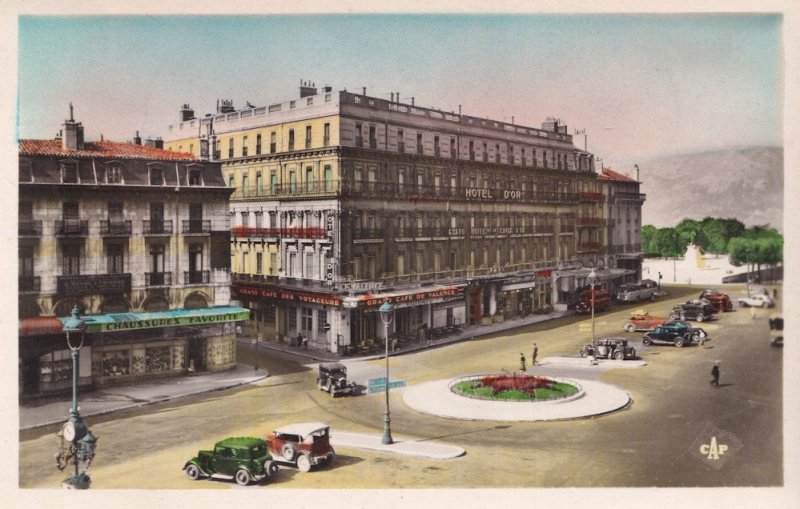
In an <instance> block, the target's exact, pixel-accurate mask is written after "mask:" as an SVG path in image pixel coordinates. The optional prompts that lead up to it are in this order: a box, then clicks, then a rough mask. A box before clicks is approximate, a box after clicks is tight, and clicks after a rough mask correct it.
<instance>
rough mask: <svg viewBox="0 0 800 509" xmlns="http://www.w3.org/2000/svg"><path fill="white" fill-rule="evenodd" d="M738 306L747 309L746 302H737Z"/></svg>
mask: <svg viewBox="0 0 800 509" xmlns="http://www.w3.org/2000/svg"><path fill="white" fill-rule="evenodd" d="M739 305H740V306H742V307H743V308H746V307H747V302H744V301H742V300H740V301H739Z"/></svg>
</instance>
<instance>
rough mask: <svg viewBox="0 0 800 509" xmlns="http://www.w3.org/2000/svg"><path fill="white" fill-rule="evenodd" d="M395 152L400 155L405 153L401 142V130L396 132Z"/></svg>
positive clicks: (403, 142) (404, 144)
mask: <svg viewBox="0 0 800 509" xmlns="http://www.w3.org/2000/svg"><path fill="white" fill-rule="evenodd" d="M397 151H398V152H399V153H401V154H402V153H403V152H405V151H406V143H405V141H403V130H402V129H398V130H397Z"/></svg>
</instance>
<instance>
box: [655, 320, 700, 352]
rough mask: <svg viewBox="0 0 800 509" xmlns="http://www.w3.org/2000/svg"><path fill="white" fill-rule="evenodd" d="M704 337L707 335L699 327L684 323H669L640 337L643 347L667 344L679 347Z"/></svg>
mask: <svg viewBox="0 0 800 509" xmlns="http://www.w3.org/2000/svg"><path fill="white" fill-rule="evenodd" d="M706 337H708V333H706V331H705V330H704V329H702V328H700V327H692V326H691V325H689V324H688V323H686V322H669V323H665V324H663V325H659V326H658V327H656V328H655V329H653V330H651V331H650V332H646V333H645V335H644V337H642V343H644V344H645V345H651V344H659V343H669V344H672V345H675V346H677V347H681V346H684V345H690V344H692V343H693V342H695V341H699V340H700V338H706Z"/></svg>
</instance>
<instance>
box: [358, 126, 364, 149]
mask: <svg viewBox="0 0 800 509" xmlns="http://www.w3.org/2000/svg"><path fill="white" fill-rule="evenodd" d="M363 146H364V136H363V133H362V132H361V124H356V147H358V148H362V147H363Z"/></svg>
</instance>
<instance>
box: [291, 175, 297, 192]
mask: <svg viewBox="0 0 800 509" xmlns="http://www.w3.org/2000/svg"><path fill="white" fill-rule="evenodd" d="M289 192H290V193H296V192H297V172H294V171H290V172H289Z"/></svg>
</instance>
